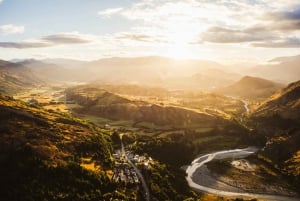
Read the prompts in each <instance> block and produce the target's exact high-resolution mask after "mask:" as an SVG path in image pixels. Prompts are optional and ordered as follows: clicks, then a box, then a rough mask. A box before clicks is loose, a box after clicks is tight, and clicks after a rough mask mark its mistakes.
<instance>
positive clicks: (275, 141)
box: [250, 81, 300, 187]
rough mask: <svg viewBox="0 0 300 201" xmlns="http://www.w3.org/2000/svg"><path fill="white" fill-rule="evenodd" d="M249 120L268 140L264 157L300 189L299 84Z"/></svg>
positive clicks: (287, 89)
mask: <svg viewBox="0 0 300 201" xmlns="http://www.w3.org/2000/svg"><path fill="white" fill-rule="evenodd" d="M250 121H251V122H252V125H254V127H255V128H256V129H257V130H258V131H259V132H260V134H261V135H262V136H264V137H265V138H266V139H267V144H266V146H265V148H264V149H263V151H262V152H261V153H260V155H261V156H262V158H264V159H265V160H266V161H268V162H269V163H272V165H273V166H274V167H277V169H279V170H280V171H281V172H283V173H284V174H285V175H287V176H288V177H289V178H290V179H291V180H293V181H294V182H295V184H296V185H297V186H298V187H300V169H299V167H300V143H299V142H300V81H297V82H294V83H291V84H289V85H288V86H287V87H286V88H284V89H283V90H281V91H280V92H278V93H276V94H274V95H273V96H272V97H270V98H269V99H267V100H266V101H265V102H263V103H262V104H260V105H259V106H258V107H257V108H256V109H255V110H254V112H253V113H252V114H251V116H250Z"/></svg>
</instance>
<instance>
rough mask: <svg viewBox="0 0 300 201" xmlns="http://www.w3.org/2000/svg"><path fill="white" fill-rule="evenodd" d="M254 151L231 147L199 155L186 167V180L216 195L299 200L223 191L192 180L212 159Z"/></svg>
mask: <svg viewBox="0 0 300 201" xmlns="http://www.w3.org/2000/svg"><path fill="white" fill-rule="evenodd" d="M256 151H258V149H257V148H254V147H248V148H246V149H233V150H227V151H218V152H213V153H210V154H206V155H203V156H200V157H198V158H196V159H195V160H194V161H193V162H192V163H191V164H190V165H189V166H188V167H187V169H186V173H187V177H186V180H187V182H188V185H189V186H190V187H191V188H193V189H195V190H197V191H201V192H207V193H212V194H216V195H220V196H228V197H242V198H257V199H268V200H278V201H300V199H299V198H294V197H287V196H278V195H266V194H255V193H238V192H230V191H223V190H218V189H214V188H210V187H209V186H202V185H200V184H198V183H196V181H194V177H193V176H194V174H195V172H196V170H197V169H198V168H200V167H201V166H203V165H205V164H206V163H208V162H209V161H211V160H213V159H224V158H244V157H246V156H248V155H250V154H253V153H255V152H256Z"/></svg>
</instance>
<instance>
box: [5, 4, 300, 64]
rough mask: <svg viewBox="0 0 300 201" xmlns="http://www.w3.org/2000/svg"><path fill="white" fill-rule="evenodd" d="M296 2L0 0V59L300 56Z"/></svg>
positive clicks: (298, 6)
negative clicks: (148, 56)
mask: <svg viewBox="0 0 300 201" xmlns="http://www.w3.org/2000/svg"><path fill="white" fill-rule="evenodd" d="M299 48H300V2H299V0H261V1H256V0H243V1H242V0H228V1H226V0H107V1H105V0H0V59H13V58H38V59H42V58H62V57H65V58H75V59H84V60H92V59H98V58H102V57H114V56H119V57H135V56H147V55H160V56H168V57H174V58H178V59H182V58H199V59H209V60H215V61H219V62H225V63H234V62H248V61H251V62H262V61H266V60H268V59H271V58H273V57H277V56H289V55H296V54H300V49H299Z"/></svg>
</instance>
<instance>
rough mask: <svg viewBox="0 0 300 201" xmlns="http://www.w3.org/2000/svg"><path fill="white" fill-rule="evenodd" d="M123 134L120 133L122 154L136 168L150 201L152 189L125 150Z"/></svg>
mask: <svg viewBox="0 0 300 201" xmlns="http://www.w3.org/2000/svg"><path fill="white" fill-rule="evenodd" d="M122 137H123V134H120V140H121V151H122V155H123V156H124V157H125V159H126V160H127V162H128V163H129V164H130V165H131V166H132V167H133V168H134V170H135V172H136V174H137V175H138V177H139V178H140V181H141V182H142V186H143V189H144V192H145V199H146V201H150V191H149V188H148V186H147V184H146V181H145V179H144V176H143V175H142V173H141V172H140V170H139V169H138V168H137V167H136V166H135V165H134V164H133V163H132V162H131V161H130V160H129V159H128V157H127V155H126V152H125V148H124V144H123V139H122Z"/></svg>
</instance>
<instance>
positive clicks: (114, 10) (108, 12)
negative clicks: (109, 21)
mask: <svg viewBox="0 0 300 201" xmlns="http://www.w3.org/2000/svg"><path fill="white" fill-rule="evenodd" d="M122 10H123V8H108V9H105V10H103V11H99V12H98V15H100V16H103V17H110V16H112V15H114V14H117V13H119V12H121V11H122Z"/></svg>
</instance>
